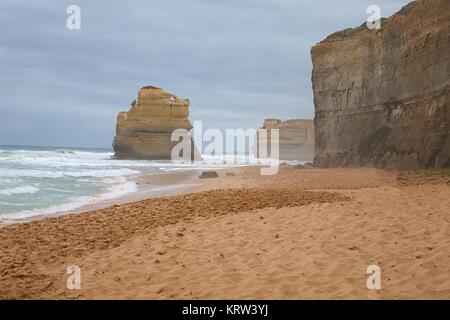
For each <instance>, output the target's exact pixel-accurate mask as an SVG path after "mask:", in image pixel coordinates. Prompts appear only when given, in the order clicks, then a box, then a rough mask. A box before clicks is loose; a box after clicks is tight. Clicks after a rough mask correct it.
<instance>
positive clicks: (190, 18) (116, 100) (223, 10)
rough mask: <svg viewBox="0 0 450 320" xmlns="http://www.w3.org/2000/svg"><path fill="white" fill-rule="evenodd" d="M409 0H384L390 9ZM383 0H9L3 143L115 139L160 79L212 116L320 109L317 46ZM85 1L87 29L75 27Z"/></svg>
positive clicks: (203, 115) (241, 118)
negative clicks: (74, 10) (71, 14)
mask: <svg viewBox="0 0 450 320" xmlns="http://www.w3.org/2000/svg"><path fill="white" fill-rule="evenodd" d="M407 2H408V1H407V0H405V1H403V0H396V1H392V0H380V1H376V3H375V4H378V5H379V6H380V7H381V9H382V13H383V15H384V16H388V15H390V14H392V13H393V12H395V11H396V10H398V9H400V8H401V7H402V6H403V5H405V4H407ZM373 3H374V1H373V0H367V1H366V0H362V1H361V0H346V1H332V0H314V1H313V0H303V1H302V0H265V1H262V0H240V1H239V0H231V1H230V0H229V1H211V0H193V1H186V0H169V1H144V0H138V1H114V2H113V1H87V0H79V1H76V0H75V1H74V0H72V1H51V0H41V1H34V2H33V1H31V0H30V1H17V0H15V1H12V0H3V1H2V2H1V4H0V111H1V115H2V116H1V118H0V144H35V145H74V146H91V147H93V146H110V144H111V141H112V137H113V135H114V128H115V117H116V114H117V112H118V111H120V110H126V109H127V108H128V106H129V103H130V101H131V100H133V99H135V97H136V95H137V90H138V89H139V88H140V87H141V86H143V85H147V84H152V85H156V86H160V87H163V88H165V89H166V90H168V91H171V92H174V93H176V94H177V95H179V96H180V97H183V98H190V100H191V119H192V120H203V121H204V125H205V127H217V128H220V129H224V128H226V127H231V128H237V127H241V128H251V127H254V128H255V127H258V126H259V125H260V124H261V122H262V120H263V119H264V118H267V117H280V118H285V119H287V118H312V117H313V112H314V110H313V102H312V90H311V83H310V78H311V68H312V66H311V61H310V48H311V46H313V45H314V44H315V43H317V42H318V41H320V40H322V39H323V38H325V37H326V36H327V35H328V34H330V33H332V32H335V31H337V30H340V29H343V28H347V27H353V26H357V25H360V24H361V23H362V22H363V21H364V20H365V19H366V17H367V15H366V12H365V10H366V8H367V6H368V5H370V4H373ZM70 4H77V5H79V6H80V7H81V11H82V29H81V30H77V31H69V30H67V29H66V28H65V21H66V18H67V16H68V15H67V14H66V8H67V7H68V6H69V5H70Z"/></svg>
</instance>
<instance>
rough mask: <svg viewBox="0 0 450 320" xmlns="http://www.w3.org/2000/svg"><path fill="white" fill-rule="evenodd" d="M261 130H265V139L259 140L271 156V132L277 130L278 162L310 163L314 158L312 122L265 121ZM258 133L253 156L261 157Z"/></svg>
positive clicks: (300, 120)
mask: <svg viewBox="0 0 450 320" xmlns="http://www.w3.org/2000/svg"><path fill="white" fill-rule="evenodd" d="M261 129H267V139H266V140H261V142H262V143H266V144H267V147H268V155H269V156H270V154H271V147H272V144H271V141H272V140H271V130H272V129H278V130H279V131H278V134H279V145H278V148H279V158H280V160H300V161H312V160H313V157H314V123H313V121H312V120H302V119H294V120H287V121H281V120H279V119H266V120H264V124H263V126H262V127H261ZM258 138H259V132H258V134H257V135H256V138H255V144H254V149H255V154H256V156H257V157H261V156H262V155H261V154H260V153H259V150H258V141H259V140H258Z"/></svg>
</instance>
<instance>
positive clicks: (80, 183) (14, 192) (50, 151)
mask: <svg viewBox="0 0 450 320" xmlns="http://www.w3.org/2000/svg"><path fill="white" fill-rule="evenodd" d="M112 156H113V152H112V150H109V149H83V148H53V147H52V148H48V147H19V146H0V222H5V221H10V220H18V219H24V218H28V217H32V216H38V215H45V214H52V213H58V212H64V211H70V210H73V209H77V208H80V207H82V206H85V205H90V204H95V203H98V202H101V201H105V200H111V199H115V198H119V197H121V196H124V195H127V194H129V193H132V192H136V191H137V190H138V185H137V183H136V179H137V177H138V176H139V175H141V174H143V173H165V172H166V173H170V172H172V171H179V170H207V169H219V168H224V167H230V166H235V165H237V166H241V165H247V164H248V160H249V159H248V156H233V155H225V156H205V155H203V161H201V163H195V164H190V163H189V164H175V163H172V162H171V161H150V160H115V159H112ZM254 160H255V159H253V165H254V164H255V161H254ZM168 187H169V189H170V187H173V188H174V189H175V188H177V187H179V186H176V185H174V186H168Z"/></svg>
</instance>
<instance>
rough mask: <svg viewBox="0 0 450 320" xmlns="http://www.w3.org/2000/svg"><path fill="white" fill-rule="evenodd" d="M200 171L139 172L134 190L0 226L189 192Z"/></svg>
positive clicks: (194, 186) (0, 225) (10, 220)
mask: <svg viewBox="0 0 450 320" xmlns="http://www.w3.org/2000/svg"><path fill="white" fill-rule="evenodd" d="M217 170H222V169H217ZM201 171H202V169H185V170H179V171H172V172H162V173H153V172H144V173H141V174H139V175H138V176H137V177H136V178H135V179H134V182H135V183H136V185H137V188H138V189H137V190H136V191H133V192H130V193H127V194H125V195H121V196H119V197H116V198H111V199H103V200H99V201H97V202H95V203H90V204H85V205H81V206H80V207H77V208H75V209H69V210H62V211H58V212H55V213H43V214H37V215H34V216H30V217H25V218H17V219H9V220H3V221H0V228H3V227H5V226H8V225H11V224H17V223H28V222H31V221H37V220H42V219H47V218H54V217H59V216H63V215H72V214H81V213H85V212H89V211H94V210H100V209H105V208H107V207H110V206H114V205H122V204H127V203H132V202H136V201H141V200H145V199H151V198H156V197H162V196H170V195H176V194H180V193H185V192H189V191H191V190H195V188H196V187H198V185H199V184H198V183H195V182H196V177H197V176H198V172H201Z"/></svg>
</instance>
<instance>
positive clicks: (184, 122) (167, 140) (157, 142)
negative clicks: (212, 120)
mask: <svg viewBox="0 0 450 320" xmlns="http://www.w3.org/2000/svg"><path fill="white" fill-rule="evenodd" d="M188 117H189V100H188V99H179V98H178V97H177V96H175V95H173V94H171V93H168V92H165V91H164V90H163V89H161V88H157V87H152V86H148V87H143V88H142V89H141V90H140V91H139V95H138V100H137V101H136V100H134V101H133V102H132V103H131V108H130V110H129V111H128V112H120V113H119V115H118V117H117V127H116V136H115V138H114V142H113V148H114V152H115V157H116V158H117V159H160V160H164V159H171V152H172V148H173V147H174V146H175V145H176V144H177V143H178V141H171V135H172V132H173V131H174V130H175V129H186V130H190V129H191V128H192V125H191V123H190V122H189V118H188ZM184 138H185V139H191V138H190V136H189V135H186V136H184ZM190 141H191V144H192V150H191V152H192V155H193V156H194V155H195V156H196V157H199V154H198V151H197V149H196V148H195V146H194V144H193V142H192V139H191V140H190ZM191 158H192V157H191Z"/></svg>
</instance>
